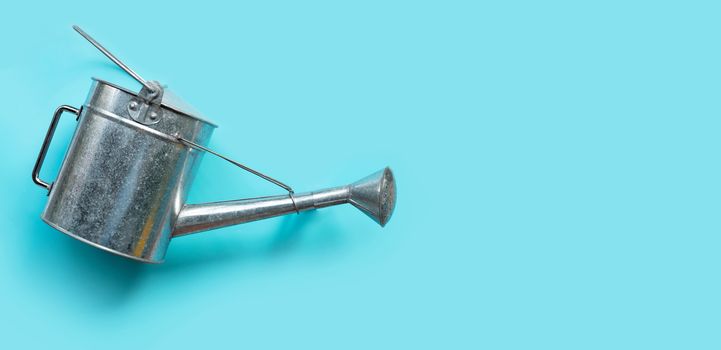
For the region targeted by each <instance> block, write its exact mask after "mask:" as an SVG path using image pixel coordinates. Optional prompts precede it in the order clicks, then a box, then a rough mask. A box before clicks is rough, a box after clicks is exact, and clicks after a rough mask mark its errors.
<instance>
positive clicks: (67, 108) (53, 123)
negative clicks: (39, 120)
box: [33, 105, 80, 191]
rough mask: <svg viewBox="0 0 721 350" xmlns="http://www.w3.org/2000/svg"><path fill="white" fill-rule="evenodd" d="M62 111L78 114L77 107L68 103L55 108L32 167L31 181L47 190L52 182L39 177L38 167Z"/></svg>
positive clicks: (41, 164) (41, 165) (41, 162)
mask: <svg viewBox="0 0 721 350" xmlns="http://www.w3.org/2000/svg"><path fill="white" fill-rule="evenodd" d="M63 112H70V113H73V114H75V115H76V116H80V110H79V109H77V108H75V107H72V106H68V105H62V106H60V107H58V109H56V110H55V114H53V120H52V121H51V122H50V127H48V132H47V133H46V134H45V140H44V141H43V146H42V147H41V148H40V154H38V159H37V160H36V161H35V167H34V168H33V182H34V183H36V184H37V185H38V186H40V187H43V188H45V189H46V190H48V191H50V189H51V188H52V187H53V184H52V183H47V182H45V181H43V179H41V178H40V169H41V168H42V167H43V161H45V155H46V154H47V152H48V148H50V141H51V140H52V139H53V134H55V129H56V128H57V126H58V121H60V116H62V115H63Z"/></svg>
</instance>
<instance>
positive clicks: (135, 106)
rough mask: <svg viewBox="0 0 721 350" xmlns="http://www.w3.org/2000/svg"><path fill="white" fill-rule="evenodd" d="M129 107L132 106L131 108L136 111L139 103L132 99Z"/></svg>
mask: <svg viewBox="0 0 721 350" xmlns="http://www.w3.org/2000/svg"><path fill="white" fill-rule="evenodd" d="M128 107H129V108H130V110H133V111H134V110H136V109H138V103H137V102H135V101H132V102H130V106H128Z"/></svg>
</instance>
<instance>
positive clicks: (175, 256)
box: [0, 0, 721, 349]
mask: <svg viewBox="0 0 721 350" xmlns="http://www.w3.org/2000/svg"><path fill="white" fill-rule="evenodd" d="M719 10H720V7H719V6H718V2H713V1H707V2H704V1H677V2H674V1H585V2H578V1H543V2H540V1H505V2H482V1H453V0H451V1H357V2H337V1H316V0H311V1H304V2H293V1H290V2H283V1H259V2H248V1H244V2H235V3H231V2H227V3H224V2H216V1H202V2H193V3H192V4H184V3H183V2H181V1H176V2H165V3H161V2H155V1H117V2H101V1H85V2H79V1H55V2H47V3H37V2H30V1H22V2H20V1H12V2H6V3H4V4H3V5H2V10H0V11H1V12H2V20H0V31H1V32H2V34H1V35H0V47H2V49H0V102H2V111H1V112H0V117H1V119H0V120H1V123H2V124H1V125H0V126H1V127H0V159H1V160H2V167H1V169H2V171H0V193H1V196H0V225H1V227H2V230H0V348H3V349H24V348H37V349H65V348H67V349H83V348H86V349H87V348H98V349H133V348H143V349H156V348H170V349H210V348H232V349H257V348H281V349H377V348H385V349H420V348H430V349H662V348H669V349H718V348H719V347H721V339H720V336H719V328H720V327H721V316H720V315H721V307H720V306H721V305H720V300H721V299H720V298H719V295H721V288H720V286H721V284H720V283H719V281H718V279H719V268H720V267H721V264H720V263H721V261H720V259H719V255H720V254H719V250H720V245H721V239H720V236H719V234H720V232H721V231H720V229H721V225H720V224H719V218H720V217H721V216H720V213H721V203H720V198H721V186H720V183H721V180H720V179H721V167H720V166H719V163H718V154H719V149H721V138H720V137H719V131H720V129H721V120H720V119H719V112H720V108H719V101H720V99H719V96H720V94H721V88H720V86H719V82H721V68H720V67H721V50H720V49H719V33H720V32H721V22H720V21H719V14H720V12H719ZM72 24H78V25H80V26H81V27H83V28H84V29H85V30H87V31H88V32H89V33H91V34H92V35H94V36H95V37H97V38H98V39H99V40H100V41H101V42H102V43H104V44H105V45H106V46H107V47H108V48H109V49H111V50H112V51H114V52H115V53H117V54H118V56H120V57H121V58H123V59H124V60H125V61H126V62H127V63H128V64H129V65H131V66H132V67H134V68H135V69H136V70H137V71H138V72H139V73H140V74H141V75H143V76H145V77H147V78H149V79H157V80H159V81H161V82H163V83H165V84H167V85H168V86H169V88H170V89H172V90H173V91H174V92H175V93H177V94H178V95H180V96H182V97H184V98H185V99H186V100H187V101H189V102H190V103H191V104H193V105H194V106H195V107H196V108H197V109H199V110H201V111H203V112H204V114H205V115H207V116H208V118H210V119H211V120H213V121H215V122H216V123H218V124H219V125H220V127H219V128H218V129H217V132H216V133H215V135H214V137H213V139H212V141H211V147H212V148H214V149H216V150H218V151H220V152H222V153H224V154H227V155H230V156H232V157H234V158H236V159H238V160H241V161H243V162H245V163H247V164H249V165H252V166H254V167H257V168H259V169H262V170H264V171H267V172H269V173H270V174H272V175H274V176H276V177H278V178H279V179H282V180H284V181H286V182H288V183H290V184H291V185H293V186H294V187H295V188H296V189H298V190H299V191H304V190H314V189H317V188H320V187H324V186H331V185H340V184H345V183H347V182H350V181H353V180H356V179H357V178H360V177H362V176H365V175H366V174H368V173H370V172H372V171H375V170H378V169H380V168H382V167H384V166H385V165H390V166H391V167H392V168H393V170H394V172H395V174H396V177H397V180H398V194H399V196H398V205H397V208H396V212H395V215H394V217H393V219H392V220H391V221H390V223H389V224H388V225H387V227H386V228H385V229H380V228H379V227H377V225H376V224H375V223H373V222H372V221H371V220H369V219H368V218H366V217H365V216H363V215H360V214H359V213H358V212H357V211H356V210H355V209H353V208H351V207H347V208H346V207H344V208H334V209H326V210H322V211H318V212H315V213H309V214H302V215H298V216H289V217H285V218H276V219H272V220H266V221H262V222H256V223H250V224H246V225H242V226H236V227H231V228H226V229H221V230H215V231H211V232H206V233H202V234H198V235H193V236H188V237H184V238H180V239H177V240H175V241H173V242H172V243H171V246H170V249H169V252H168V255H167V260H166V263H164V264H162V265H143V264H138V263H135V262H133V261H127V260H124V259H122V258H118V257H115V256H112V255H109V254H107V253H104V252H101V251H99V250H96V249H94V248H92V247H89V246H86V245H84V244H82V243H79V242H77V241H75V240H73V239H71V238H69V237H66V236H64V235H62V234H61V233H59V232H56V231H55V230H53V229H52V228H50V227H49V226H47V225H45V224H44V223H43V222H42V221H41V220H40V218H39V215H40V213H41V211H42V210H43V206H44V204H45V201H46V193H45V191H44V190H43V189H41V188H39V187H37V186H35V185H34V184H33V183H32V182H31V181H30V173H31V169H32V166H33V162H34V161H35V157H36V155H37V152H38V150H39V148H40V144H41V142H42V138H43V136H44V134H45V131H46V128H47V126H48V123H49V122H50V118H51V114H52V112H53V110H54V109H55V108H56V107H57V106H58V105H60V104H70V105H74V106H80V105H81V104H82V103H83V101H84V100H85V97H86V94H87V92H88V90H89V87H90V84H91V80H90V78H91V77H92V76H96V77H100V78H103V79H107V80H109V81H112V82H115V83H118V84H121V85H124V86H127V87H130V88H132V89H135V90H138V89H139V85H138V84H137V83H136V82H134V81H133V80H132V79H131V78H129V77H128V76H126V75H125V74H124V73H123V72H122V71H120V70H119V69H117V68H116V67H115V66H113V65H112V64H111V63H110V62H109V61H108V60H107V59H106V58H104V57H103V56H101V55H100V54H99V52H97V51H96V50H95V49H94V48H92V47H91V46H90V45H89V44H88V43H87V42H85V41H84V40H83V39H82V38H81V37H80V36H79V35H77V34H76V33H75V32H74V31H73V30H72V29H71V25H72ZM74 126H75V122H74V121H73V120H72V118H66V119H63V120H62V122H61V123H60V126H59V129H58V132H57V134H56V137H55V140H54V142H53V144H52V147H51V150H50V154H49V156H48V159H47V165H46V167H45V168H44V169H43V177H45V178H49V179H52V178H53V177H54V176H55V174H56V173H57V171H58V168H59V166H60V163H61V162H62V158H63V155H64V151H65V149H66V147H67V146H68V142H69V140H70V138H71V136H72V132H73V129H74ZM278 193H279V191H278V189H276V188H274V187H273V186H272V185H269V184H266V183H263V182H262V181H259V180H257V179H256V178H254V177H253V176H251V175H249V174H247V173H243V172H242V171H240V170H238V169H236V168H234V167H232V166H231V165H229V164H227V163H225V162H223V161H221V160H218V159H214V158H212V157H206V158H205V159H204V160H203V164H202V167H201V170H200V172H199V174H198V178H197V179H196V181H195V183H194V186H193V188H192V193H191V201H192V202H202V201H216V200H228V199H236V198H243V197H251V196H259V195H269V194H278Z"/></svg>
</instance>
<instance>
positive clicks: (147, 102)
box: [73, 26, 215, 126]
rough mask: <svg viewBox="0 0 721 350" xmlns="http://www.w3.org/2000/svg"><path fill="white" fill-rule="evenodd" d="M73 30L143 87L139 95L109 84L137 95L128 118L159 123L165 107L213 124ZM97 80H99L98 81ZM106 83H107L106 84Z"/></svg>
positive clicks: (145, 122)
mask: <svg viewBox="0 0 721 350" xmlns="http://www.w3.org/2000/svg"><path fill="white" fill-rule="evenodd" d="M73 29H75V31H77V32H78V33H79V34H80V35H82V36H83V37H84V38H85V39H86V40H88V41H89V42H90V43H91V44H93V46H95V48H97V49H98V50H100V52H102V53H103V54H104V55H105V56H106V57H108V58H109V59H110V60H111V61H113V63H115V64H116V65H117V66H118V67H120V69H122V70H123V71H125V72H126V73H128V75H130V76H131V77H133V79H135V80H137V81H138V82H139V83H140V84H142V85H143V88H142V89H141V90H140V92H139V93H134V92H131V91H130V90H129V89H124V88H122V87H119V86H117V85H115V84H110V85H112V86H114V87H117V88H119V89H121V90H125V91H128V92H131V93H133V94H135V95H137V98H136V99H133V100H132V101H131V102H130V104H128V114H129V115H130V117H131V118H132V119H133V120H134V121H136V122H138V123H141V124H144V125H152V124H156V123H158V122H160V121H161V120H162V118H163V110H162V108H161V107H167V108H170V109H173V110H175V111H177V112H180V113H183V114H185V115H187V116H190V117H193V118H195V119H199V120H201V121H203V122H206V123H209V124H213V125H214V126H215V124H214V123H212V122H209V121H208V120H207V119H206V118H205V117H203V116H202V115H201V114H200V113H199V112H198V111H197V110H195V109H194V108H193V107H191V106H190V105H189V104H188V103H186V102H185V101H183V100H182V99H180V98H179V97H178V96H177V95H175V94H173V93H172V92H170V91H169V90H168V89H167V87H166V86H163V85H162V84H160V82H158V81H155V80H145V79H143V78H142V77H141V76H140V75H139V74H138V73H136V72H135V71H134V70H132V69H130V67H128V66H127V65H126V64H125V63H123V62H122V61H120V59H118V58H117V57H115V55H113V54H112V53H110V51H108V50H107V49H106V48H105V47H104V46H103V45H101V44H100V43H99V42H97V41H96V40H95V39H93V38H92V37H91V36H90V35H88V33H85V31H83V30H82V29H80V27H78V26H73ZM98 80H99V79H98ZM106 83H107V82H106Z"/></svg>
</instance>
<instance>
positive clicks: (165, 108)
mask: <svg viewBox="0 0 721 350" xmlns="http://www.w3.org/2000/svg"><path fill="white" fill-rule="evenodd" d="M73 28H74V29H75V30H76V31H77V32H78V33H80V35H82V36H83V37H84V38H85V39H87V40H88V41H89V42H90V43H92V44H93V45H94V46H95V47H96V48H97V49H98V50H100V51H101V52H102V53H103V54H105V56H107V57H108V58H109V59H110V60H112V61H113V62H114V63H115V64H117V65H118V66H119V67H120V68H121V69H123V70H124V71H125V72H127V73H128V74H129V75H131V76H132V77H133V78H134V79H135V80H137V81H138V82H139V83H140V84H142V86H143V87H142V88H141V90H140V92H138V93H136V92H133V91H132V90H130V89H126V88H123V87H120V86H117V85H115V84H112V83H109V82H107V81H104V80H100V79H95V78H94V79H93V83H92V87H91V88H90V93H89V94H88V97H87V100H86V101H85V104H84V105H83V106H82V107H80V108H75V107H72V106H67V105H63V106H60V107H59V108H58V109H57V110H56V111H55V114H54V115H53V118H52V121H51V122H50V127H49V128H48V131H47V134H46V135H45V139H44V141H43V144H42V147H41V149H40V154H39V155H38V158H37V161H36V163H35V167H34V168H33V173H32V178H33V182H35V183H36V184H37V185H39V186H41V187H43V188H45V189H47V190H48V200H47V204H46V206H45V209H44V210H43V213H42V215H41V218H42V220H44V221H45V222H46V223H47V224H48V225H50V226H52V227H53V228H55V229H57V230H58V231H60V232H62V233H65V234H67V235H69V236H71V237H73V238H76V239H78V240H80V241H82V242H85V243H88V244H90V245H92V246H94V247H97V248H100V249H103V250H105V251H108V252H111V253H114V254H117V255H120V256H123V257H126V258H130V259H134V260H138V261H142V262H148V263H160V262H162V261H163V260H164V257H165V253H166V251H167V248H168V244H169V243H170V241H171V239H172V238H175V237H179V236H182V235H187V234H191V233H196V232H201V231H206V230H210V229H215V228H220V227H225V226H229V225H236V224H241V223H245V222H250V221H255V220H261V219H266V218H270V217H275V216H279V215H285V214H292V213H300V212H301V211H306V210H311V209H317V208H323V207H328V206H334V205H339V204H351V205H353V206H355V207H356V208H358V209H360V210H361V211H362V212H363V213H365V214H366V215H368V216H369V217H370V218H372V219H373V220H375V221H376V222H377V223H378V224H380V225H381V226H384V225H385V224H386V223H387V222H388V220H389V219H390V218H391V215H392V213H393V209H394V207H395V201H396V185H395V180H394V177H393V173H392V172H391V170H390V168H387V167H386V168H385V169H382V170H380V171H378V172H376V173H374V174H372V175H370V176H368V177H366V178H364V179H362V180H359V181H357V182H354V183H352V184H350V185H346V186H340V187H334V188H329V189H325V190H320V191H314V192H307V193H300V194H296V193H295V192H294V191H293V189H292V188H291V187H290V186H288V185H286V184H284V183H282V182H280V181H278V180H276V179H274V178H272V177H270V176H268V175H266V174H263V173H261V172H259V171H257V170H254V169H252V168H250V167H248V166H246V165H243V164H241V163H239V162H236V161H234V160H232V159H230V158H228V157H225V156H223V155H221V154H219V153H217V152H214V151H213V150H211V149H209V148H208V147H207V145H208V142H209V140H210V137H211V135H212V133H213V130H214V129H215V128H216V127H217V126H216V125H215V124H213V123H211V122H210V121H208V120H206V119H205V118H203V117H202V116H201V115H200V114H199V113H198V112H197V111H195V110H193V109H192V108H191V107H189V106H188V105H187V104H185V103H183V102H182V101H181V100H180V99H178V98H177V97H175V96H174V95H173V94H172V93H170V92H169V91H167V90H166V88H165V87H164V86H162V85H161V84H160V83H158V82H157V81H148V80H145V79H143V78H142V77H141V76H140V75H138V74H137V73H136V72H135V71H133V70H132V69H130V68H129V67H128V66H127V65H125V64H124V63H123V62H122V61H120V60H119V59H118V58H117V57H116V56H115V55H113V54H112V53H110V52H109V51H108V50H107V49H105V47H103V46H102V45H101V44H100V43H98V42H97V41H95V40H94V39H93V38H92V37H90V36H89V35H88V34H87V33H85V32H84V31H83V30H82V29H80V28H79V27H77V26H74V27H73ZM65 113H67V114H69V115H73V116H75V118H76V120H77V126H76V128H75V133H74V135H73V138H72V140H71V142H70V146H69V147H68V150H67V151H66V154H65V158H64V160H63V163H62V166H61V168H60V171H59V173H58V175H57V178H56V179H55V181H53V182H49V181H45V180H43V179H42V178H41V177H40V170H41V168H42V165H43V161H44V159H45V155H46V153H47V151H48V148H49V146H50V141H51V139H52V137H53V134H54V133H55V129H56V127H57V125H58V121H59V120H60V118H61V116H62V115H64V114H65ZM205 153H211V154H213V155H215V156H218V157H221V158H222V159H225V160H227V161H229V162H231V163H232V164H234V165H236V166H238V167H240V168H242V169H244V170H247V171H249V172H251V173H252V174H254V175H257V176H259V177H261V178H263V179H265V180H267V181H270V182H272V183H274V184H276V185H278V186H280V187H281V188H283V189H284V190H286V191H287V192H288V194H287V195H278V196H270V197H261V198H252V199H241V200H232V201H224V202H215V203H205V204H186V198H187V194H188V191H189V189H190V185H191V183H192V182H193V178H194V175H195V173H196V171H197V169H198V166H199V164H200V160H201V158H202V156H203V154H205Z"/></svg>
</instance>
